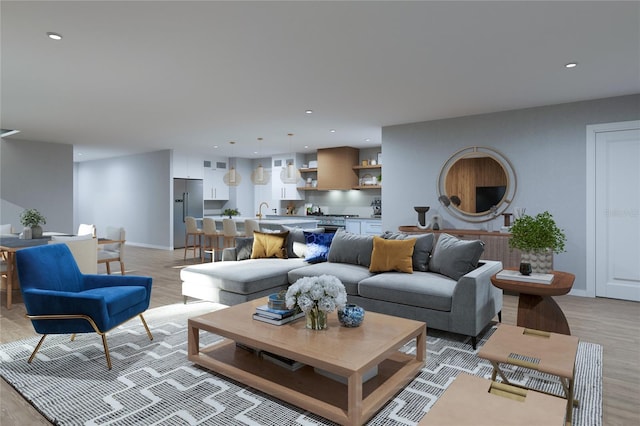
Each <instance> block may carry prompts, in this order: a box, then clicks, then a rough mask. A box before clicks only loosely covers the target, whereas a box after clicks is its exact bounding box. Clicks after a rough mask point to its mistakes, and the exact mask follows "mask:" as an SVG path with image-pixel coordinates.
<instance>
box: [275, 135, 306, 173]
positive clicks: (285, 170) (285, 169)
mask: <svg viewBox="0 0 640 426" xmlns="http://www.w3.org/2000/svg"><path fill="white" fill-rule="evenodd" d="M287 136H289V151H290V152H291V155H292V156H295V152H294V150H293V142H292V138H293V133H288V134H287ZM293 162H294V159H293V158H292V159H290V160H288V161H287V164H286V165H285V166H284V167H283V168H282V169H281V170H280V180H281V181H282V183H297V182H298V181H299V180H300V179H301V176H300V171H299V170H298V169H297V168H296V165H295V164H294V163H293Z"/></svg>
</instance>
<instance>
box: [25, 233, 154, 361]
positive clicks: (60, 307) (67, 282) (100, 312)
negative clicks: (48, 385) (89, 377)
mask: <svg viewBox="0 0 640 426" xmlns="http://www.w3.org/2000/svg"><path fill="white" fill-rule="evenodd" d="M92 240H93V239H92ZM94 241H95V240H94ZM77 242H79V241H77ZM16 264H17V268H18V276H19V278H20V291H21V292H22V298H23V300H24V305H25V308H26V311H27V318H29V319H30V320H31V324H32V325H33V328H34V329H35V331H36V333H39V334H42V338H41V339H40V341H39V342H38V344H37V345H36V347H35V349H34V350H33V352H32V353H31V356H30V357H29V360H28V362H29V363H31V362H32V361H33V359H34V358H35V356H36V353H37V352H38V350H39V349H40V346H42V343H43V342H44V339H45V337H47V335H48V334H71V340H72V341H73V340H74V339H75V336H76V334H79V333H93V332H95V333H97V334H98V335H100V337H102V345H103V347H104V355H105V357H106V359H107V367H108V368H109V370H111V356H110V354H109V346H108V345H107V336H106V333H107V332H108V331H110V330H112V329H113V328H115V327H117V326H119V325H120V324H122V323H124V322H125V321H128V320H130V319H132V318H133V317H135V316H138V317H140V320H141V321H142V324H143V325H144V328H145V330H146V332H147V336H148V337H149V340H153V336H152V334H151V331H149V327H148V326H147V323H146V321H145V319H144V317H143V316H142V313H143V312H144V311H146V310H147V308H148V307H149V300H150V298H151V284H152V278H151V277H143V276H133V275H131V276H120V275H116V276H111V275H98V274H83V273H82V272H80V269H79V268H78V264H77V263H76V261H75V259H74V257H73V254H72V253H71V250H70V249H69V247H68V246H67V244H45V245H41V246H37V247H29V248H25V249H22V250H18V251H17V252H16ZM132 338H133V339H135V338H134V337H132ZM132 343H133V342H132ZM89 346H90V345H89ZM78 350H82V348H79V349H78ZM72 364H73V363H72Z"/></svg>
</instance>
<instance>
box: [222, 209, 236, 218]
mask: <svg viewBox="0 0 640 426" xmlns="http://www.w3.org/2000/svg"><path fill="white" fill-rule="evenodd" d="M222 215H223V216H229V219H231V217H233V216H239V215H240V212H239V211H238V209H224V211H223V212H222Z"/></svg>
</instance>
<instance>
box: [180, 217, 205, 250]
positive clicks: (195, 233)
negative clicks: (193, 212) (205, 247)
mask: <svg viewBox="0 0 640 426" xmlns="http://www.w3.org/2000/svg"><path fill="white" fill-rule="evenodd" d="M184 223H185V225H186V228H187V229H186V232H185V237H184V259H186V258H187V250H193V257H196V249H198V251H199V254H200V258H202V241H201V240H202V236H203V235H204V232H203V231H202V229H200V228H198V224H197V223H196V218H195V217H192V216H187V217H185V218H184ZM189 237H191V238H189ZM189 240H191V244H189Z"/></svg>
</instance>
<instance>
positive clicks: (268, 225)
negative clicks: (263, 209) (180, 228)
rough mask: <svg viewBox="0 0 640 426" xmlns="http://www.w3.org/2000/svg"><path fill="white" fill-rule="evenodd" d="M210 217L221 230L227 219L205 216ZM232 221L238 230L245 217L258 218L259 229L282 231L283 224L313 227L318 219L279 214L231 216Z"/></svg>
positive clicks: (295, 226)
mask: <svg viewBox="0 0 640 426" xmlns="http://www.w3.org/2000/svg"><path fill="white" fill-rule="evenodd" d="M205 217H210V218H211V219H213V220H215V221H216V229H218V230H219V231H222V219H228V216H220V215H217V216H205ZM232 219H233V221H234V222H235V223H236V227H237V229H238V231H243V230H244V221H245V220H246V219H254V220H258V224H259V225H260V229H265V230H269V231H284V230H285V228H284V227H285V226H288V227H290V228H301V229H313V228H317V227H318V219H317V218H313V217H308V216H291V217H284V216H279V217H278V218H277V219H276V218H273V219H271V218H266V219H257V218H256V217H255V216H233V217H232Z"/></svg>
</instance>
